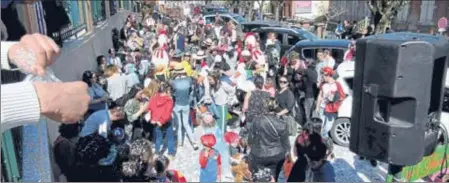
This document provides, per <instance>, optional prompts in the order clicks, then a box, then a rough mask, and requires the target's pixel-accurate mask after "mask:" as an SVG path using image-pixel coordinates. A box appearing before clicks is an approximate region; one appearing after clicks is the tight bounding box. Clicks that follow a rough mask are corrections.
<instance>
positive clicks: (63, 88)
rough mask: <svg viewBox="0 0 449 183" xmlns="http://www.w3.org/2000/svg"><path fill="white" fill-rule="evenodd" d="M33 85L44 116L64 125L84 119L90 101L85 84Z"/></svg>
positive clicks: (36, 83)
mask: <svg viewBox="0 0 449 183" xmlns="http://www.w3.org/2000/svg"><path fill="white" fill-rule="evenodd" d="M33 84H34V87H35V89H36V93H37V96H38V98H39V103H40V107H41V114H42V115H44V116H46V117H48V118H50V119H52V120H55V121H60V122H62V123H75V122H77V121H79V120H80V119H82V118H83V116H84V114H85V113H86V111H87V107H88V105H89V100H90V96H89V93H88V90H87V85H86V84H85V83H84V82H79V81H78V82H67V83H41V82H35V83H33Z"/></svg>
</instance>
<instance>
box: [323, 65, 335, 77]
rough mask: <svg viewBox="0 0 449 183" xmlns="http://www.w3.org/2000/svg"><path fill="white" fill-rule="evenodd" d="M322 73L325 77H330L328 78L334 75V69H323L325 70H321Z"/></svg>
mask: <svg viewBox="0 0 449 183" xmlns="http://www.w3.org/2000/svg"><path fill="white" fill-rule="evenodd" d="M321 72H322V73H324V74H325V75H328V76H332V75H334V69H332V68H330V67H328V66H326V67H323V68H322V69H321Z"/></svg>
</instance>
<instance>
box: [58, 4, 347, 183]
mask: <svg viewBox="0 0 449 183" xmlns="http://www.w3.org/2000/svg"><path fill="white" fill-rule="evenodd" d="M235 27H236V26H235V25H233V23H231V22H225V21H224V20H221V19H220V18H219V17H218V16H217V17H216V22H214V23H212V24H207V25H206V24H205V21H204V20H203V19H202V18H201V16H200V15H199V13H198V12H197V11H193V12H192V14H191V15H189V16H186V17H170V18H169V17H166V16H164V15H163V14H159V13H154V14H153V15H151V16H145V17H142V18H141V20H137V17H136V16H134V15H130V16H128V17H127V19H126V23H125V25H124V26H123V27H120V28H118V29H114V30H112V42H113V48H110V49H109V50H108V55H100V56H98V57H97V58H96V62H97V66H98V67H97V70H88V71H85V72H84V73H83V74H82V80H83V81H84V82H85V83H86V84H87V85H88V90H89V95H90V97H91V100H90V104H89V109H88V111H87V113H86V115H85V118H84V120H83V121H82V122H80V123H76V124H62V125H60V127H59V132H60V136H59V137H58V138H57V140H56V141H55V142H54V149H53V150H54V155H55V159H56V162H57V164H58V166H59V168H60V169H61V172H62V174H64V176H65V177H66V179H67V181H79V182H102V181H108V182H109V181H111V182H115V181H124V182H128V181H137V182H146V181H152V182H186V181H189V180H190V179H191V177H186V176H184V174H183V172H180V171H178V170H173V169H170V168H169V167H170V166H169V165H170V162H172V161H173V160H175V159H176V158H178V157H177V150H178V149H179V148H182V147H183V146H192V149H193V150H194V151H200V155H199V157H198V161H196V162H191V163H199V164H200V177H199V180H200V182H218V181H223V180H224V177H232V178H233V180H235V181H236V182H241V181H246V182H253V181H254V182H286V181H288V182H304V181H310V182H324V181H325V182H333V181H335V173H334V169H333V167H332V165H331V164H330V163H329V161H328V160H329V159H332V158H333V153H332V144H333V142H332V140H331V139H330V137H329V135H328V134H329V131H330V129H331V127H332V124H333V122H334V120H335V118H336V116H337V111H338V108H339V106H340V104H341V102H342V101H343V99H344V98H345V97H346V95H347V94H346V93H345V92H344V90H343V89H342V86H341V85H340V84H339V83H338V82H337V81H336V79H335V77H336V71H335V70H336V68H337V63H336V62H335V59H334V58H333V57H332V55H331V52H330V51H329V50H320V51H318V53H317V58H318V59H317V60H302V59H301V58H300V56H299V54H298V53H296V52H292V53H290V54H289V55H288V56H286V57H282V58H280V57H279V53H280V46H279V44H280V43H279V40H276V37H277V36H276V35H275V33H270V34H269V36H268V38H267V40H260V38H259V36H258V35H257V34H253V33H247V34H245V35H244V36H242V37H241V36H238V35H239V34H238V32H237V30H236V28H235ZM262 44H263V45H262ZM348 46H349V45H348ZM354 49H355V48H354V47H353V46H352V47H351V49H350V50H349V51H348V53H347V54H345V61H348V62H349V61H353V60H354V57H355V55H354ZM276 65H279V66H280V67H275V66H276ZM300 110H301V111H300ZM299 114H303V115H299ZM299 118H302V119H299ZM300 121H301V122H300ZM195 132H201V133H202V136H201V138H199V139H196V138H195V135H194V134H195ZM290 138H291V139H294V142H293V145H291V142H290V140H289V139H290Z"/></svg>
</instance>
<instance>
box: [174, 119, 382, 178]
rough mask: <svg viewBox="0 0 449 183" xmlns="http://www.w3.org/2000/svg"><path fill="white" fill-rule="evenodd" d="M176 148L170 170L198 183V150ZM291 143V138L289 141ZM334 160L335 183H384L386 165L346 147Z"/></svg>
mask: <svg viewBox="0 0 449 183" xmlns="http://www.w3.org/2000/svg"><path fill="white" fill-rule="evenodd" d="M201 134H202V129H201V127H197V128H196V129H195V136H196V139H200V137H201ZM187 142H188V141H187V140H186V141H185V143H184V146H182V147H178V152H177V154H176V157H175V159H174V161H173V162H171V163H170V168H171V169H175V170H179V171H181V172H182V173H183V174H184V175H185V176H186V178H187V181H189V182H198V181H199V176H200V165H199V159H198V158H199V150H198V151H194V150H193V148H192V146H191V145H190V144H189V143H187ZM291 142H293V138H292V139H291ZM334 154H335V158H334V159H333V160H331V161H330V162H331V163H332V165H333V166H334V170H335V175H336V181H337V182H384V181H385V177H386V175H387V165H386V164H385V163H379V165H378V166H377V167H372V166H371V164H370V163H369V161H366V160H360V159H359V157H358V156H357V155H356V154H354V153H352V152H351V151H349V149H348V148H346V147H341V146H338V145H334ZM231 181H233V178H232V176H231V175H228V176H225V177H224V178H222V182H231Z"/></svg>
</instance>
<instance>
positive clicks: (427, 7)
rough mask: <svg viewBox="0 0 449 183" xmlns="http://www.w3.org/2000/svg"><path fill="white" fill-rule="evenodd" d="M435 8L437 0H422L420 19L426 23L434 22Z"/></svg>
mask: <svg viewBox="0 0 449 183" xmlns="http://www.w3.org/2000/svg"><path fill="white" fill-rule="evenodd" d="M434 10H435V0H428V1H422V2H421V14H420V17H419V21H420V22H421V23H424V24H433V23H434V22H433V11H434Z"/></svg>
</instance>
